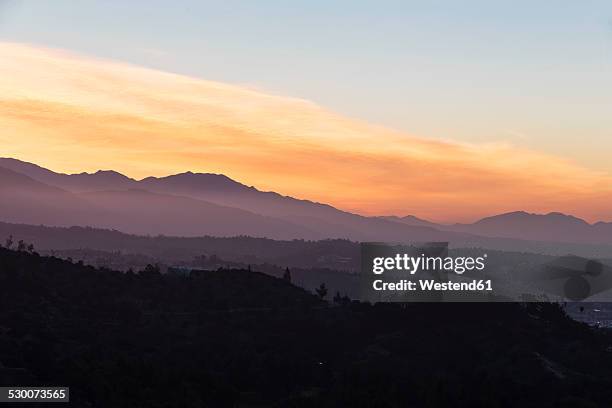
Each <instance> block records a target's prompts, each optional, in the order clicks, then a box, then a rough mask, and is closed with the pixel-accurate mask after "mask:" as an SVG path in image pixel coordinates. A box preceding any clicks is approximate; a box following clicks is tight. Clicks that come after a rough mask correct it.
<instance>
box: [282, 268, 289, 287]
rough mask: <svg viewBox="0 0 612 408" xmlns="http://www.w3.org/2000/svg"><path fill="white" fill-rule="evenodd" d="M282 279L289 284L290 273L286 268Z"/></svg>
mask: <svg viewBox="0 0 612 408" xmlns="http://www.w3.org/2000/svg"><path fill="white" fill-rule="evenodd" d="M283 279H284V280H286V281H287V282H289V283H291V271H290V270H289V268H288V267H287V268H285V273H283Z"/></svg>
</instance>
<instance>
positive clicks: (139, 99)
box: [0, 43, 612, 220]
mask: <svg viewBox="0 0 612 408" xmlns="http://www.w3.org/2000/svg"><path fill="white" fill-rule="evenodd" d="M441 120H443V118H441ZM0 125H1V126H2V137H3V138H5V139H9V140H11V141H12V142H11V143H10V144H9V145H8V146H6V145H5V144H3V147H2V150H3V151H2V152H1V153H2V155H8V156H16V157H18V158H21V159H24V160H30V161H34V162H37V163H39V164H41V165H45V166H49V167H50V168H52V169H55V170H60V171H68V172H80V171H84V170H88V171H93V170H97V169H98V168H113V169H116V170H118V171H122V172H125V173H127V174H129V175H132V176H135V177H144V176H148V175H166V174H169V173H173V172H178V171H186V170H193V171H202V172H215V173H224V174H227V175H228V176H230V177H233V178H235V179H237V180H239V181H242V182H245V183H247V184H252V185H255V186H257V187H258V188H261V189H265V190H274V191H278V192H281V193H283V194H288V195H293V196H297V197H301V198H308V199H312V200H317V201H322V202H328V203H331V204H333V205H336V206H338V207H340V208H345V209H349V210H354V211H359V212H361V213H365V214H388V213H395V214H408V213H415V214H417V215H420V216H424V217H430V218H433V219H444V220H450V219H457V220H459V219H461V220H465V219H472V218H475V217H479V216H482V215H488V214H492V213H496V212H501V211H510V210H515V209H524V210H528V211H529V210H530V211H552V210H555V211H564V212H568V213H574V214H578V215H581V216H584V217H587V218H588V219H595V218H605V219H609V218H610V215H611V214H610V212H611V211H610V209H609V206H608V205H607V204H606V203H608V202H610V198H612V189H611V187H610V186H612V183H611V181H612V180H611V179H612V178H611V177H610V175H608V174H605V173H601V172H596V171H593V170H589V169H585V168H582V167H579V166H578V165H576V164H574V163H572V162H570V161H568V160H565V159H562V158H559V157H554V156H552V155H548V154H544V153H541V152H536V151H531V150H526V149H521V148H517V147H511V146H504V145H496V144H484V145H468V144H459V143H452V142H448V141H438V140H432V139H425V138H419V137H416V136H413V135H408V134H404V133H401V132H396V131H393V130H390V129H386V128H383V127H380V126H375V125H372V124H369V123H366V122H363V121H358V120H354V119H350V118H346V117H342V116H340V115H337V114H335V113H333V112H330V111H328V110H326V109H324V108H322V107H320V106H318V105H316V104H314V103H312V102H309V101H305V100H302V99H297V98H288V97H284V96H278V95H272V94H267V93H265V92H262V91H260V90H254V89H250V88H248V87H244V86H235V85H230V84H224V83H219V82H213V81H205V80H201V79H196V78H190V77H186V76H180V75H175V74H170V73H164V72H160V71H155V70H151V69H145V68H141V67H136V66H131V65H127V64H121V63H117V62H112V61H106V60H98V59H93V58H86V57H82V56H78V55H74V54H70V53H67V52H64V51H59V50H49V49H44V48H40V47H34V46H29V45H22V44H15V43H0Z"/></svg>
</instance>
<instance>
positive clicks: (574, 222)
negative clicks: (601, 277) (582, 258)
mask: <svg viewBox="0 0 612 408" xmlns="http://www.w3.org/2000/svg"><path fill="white" fill-rule="evenodd" d="M442 228H445V229H448V230H451V231H459V232H468V233H472V234H478V235H482V236H490V237H505V238H520V239H529V240H538V241H562V242H585V243H596V242H602V243H603V242H605V243H610V242H612V224H610V223H603V222H599V223H596V224H593V225H591V224H589V223H588V222H586V221H585V220H583V219H580V218H577V217H574V216H572V215H566V214H562V213H559V212H551V213H548V214H531V213H527V212H525V211H514V212H509V213H505V214H500V215H495V216H492V217H486V218H483V219H481V220H479V221H477V222H475V223H472V224H455V225H452V226H447V227H442Z"/></svg>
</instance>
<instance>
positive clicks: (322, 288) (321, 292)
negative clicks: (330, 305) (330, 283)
mask: <svg viewBox="0 0 612 408" xmlns="http://www.w3.org/2000/svg"><path fill="white" fill-rule="evenodd" d="M315 292H317V296H319V297H320V298H321V299H325V296H327V286H325V282H323V283H322V284H321V286H319V287H318V288H316V289H315Z"/></svg>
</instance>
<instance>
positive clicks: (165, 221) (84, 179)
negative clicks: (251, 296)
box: [0, 158, 612, 244]
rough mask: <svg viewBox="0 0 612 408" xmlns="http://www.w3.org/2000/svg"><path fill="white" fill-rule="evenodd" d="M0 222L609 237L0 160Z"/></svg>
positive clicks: (186, 176)
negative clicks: (362, 211)
mask: <svg viewBox="0 0 612 408" xmlns="http://www.w3.org/2000/svg"><path fill="white" fill-rule="evenodd" d="M0 221H5V222H12V223H23V224H35V225H37V224H44V225H51V226H72V225H79V226H92V227H99V228H109V229H117V230H120V231H124V232H128V233H133V234H142V235H173V236H202V235H211V236H236V235H249V236H259V237H268V238H274V239H325V238H347V239H351V240H355V241H401V242H405V241H453V240H462V241H473V240H474V239H476V240H477V239H478V237H499V238H511V239H523V240H536V241H558V242H576V243H604V244H608V243H612V223H605V222H598V223H595V224H589V223H587V222H586V221H584V220H581V219H579V218H576V217H573V216H571V215H565V214H561V213H549V214H544V215H541V214H529V213H526V212H523V211H517V212H511V213H506V214H501V215H495V216H492V217H487V218H483V219H481V220H479V221H477V222H474V223H471V224H449V225H444V224H437V223H434V222H430V221H426V220H422V219H419V218H417V217H415V216H406V217H396V216H381V217H365V216H361V215H357V214H352V213H349V212H346V211H342V210H339V209H337V208H334V207H332V206H330V205H327V204H322V203H316V202H312V201H308V200H300V199H296V198H293V197H288V196H283V195H281V194H278V193H275V192H264V191H260V190H258V189H256V188H255V187H252V186H246V185H244V184H241V183H239V182H237V181H235V180H232V179H230V178H228V177H227V176H225V175H222V174H210V173H192V172H186V173H181V174H176V175H171V176H167V177H147V178H145V179H142V180H136V179H132V178H129V177H127V176H125V175H123V174H120V173H118V172H116V171H102V170H101V171H98V172H95V173H80V174H62V173H56V172H53V171H51V170H48V169H45V168H43V167H40V166H38V165H35V164H32V163H27V162H23V161H20V160H16V159H11V158H0Z"/></svg>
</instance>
